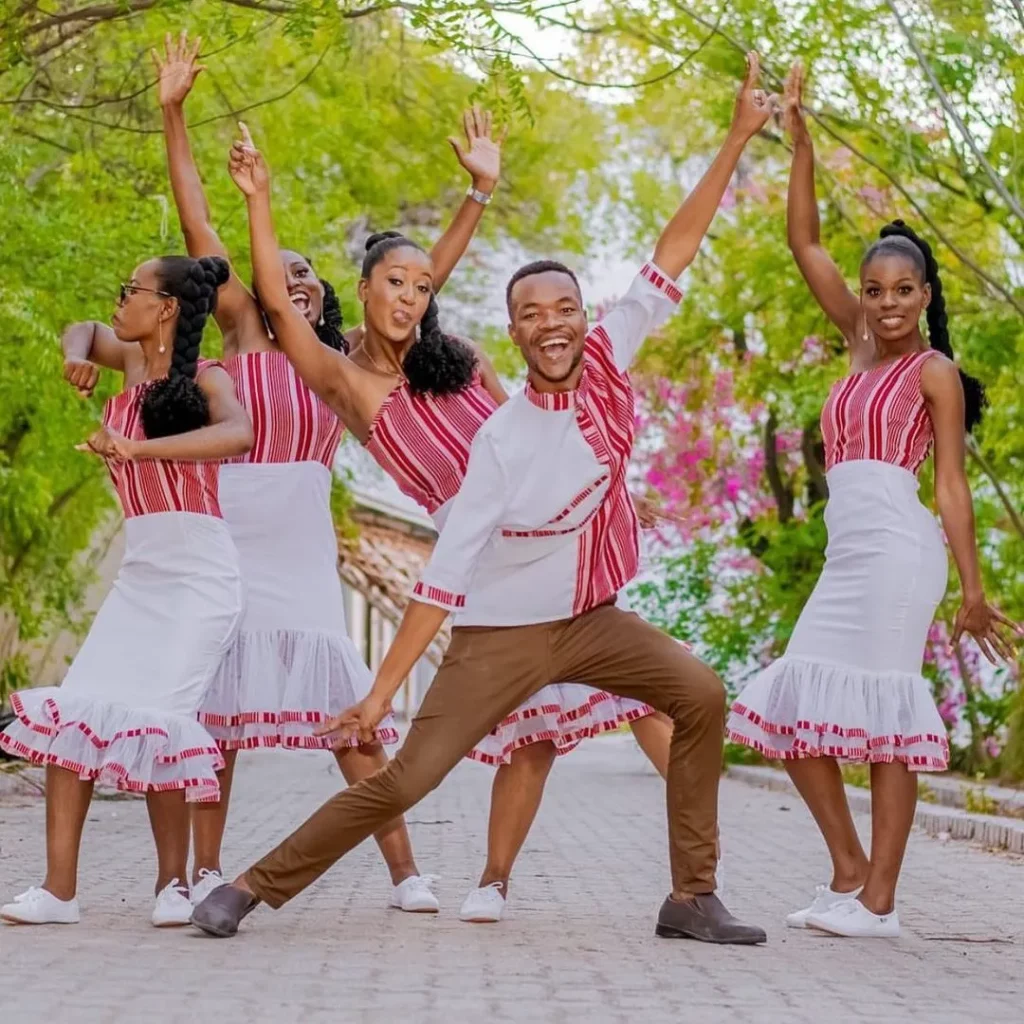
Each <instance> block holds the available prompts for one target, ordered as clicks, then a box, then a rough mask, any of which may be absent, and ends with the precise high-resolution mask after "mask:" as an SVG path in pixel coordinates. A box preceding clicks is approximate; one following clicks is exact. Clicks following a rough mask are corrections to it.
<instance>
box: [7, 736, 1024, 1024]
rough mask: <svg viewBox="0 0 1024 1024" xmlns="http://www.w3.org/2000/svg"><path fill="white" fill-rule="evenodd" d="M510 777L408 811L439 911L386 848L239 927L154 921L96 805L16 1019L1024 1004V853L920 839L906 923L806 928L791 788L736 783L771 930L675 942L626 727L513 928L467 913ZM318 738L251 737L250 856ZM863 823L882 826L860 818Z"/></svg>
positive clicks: (562, 816) (755, 906)
mask: <svg viewBox="0 0 1024 1024" xmlns="http://www.w3.org/2000/svg"><path fill="white" fill-rule="evenodd" d="M490 779H491V773H490V771H489V770H488V769H486V768H483V767H482V766H479V765H474V764H470V763H468V762H467V763H464V764H463V765H462V766H461V767H460V768H459V769H457V771H456V772H455V773H454V774H453V775H452V776H451V777H450V778H449V779H448V780H447V781H446V783H445V784H444V785H442V787H441V788H440V790H439V791H437V792H436V793H434V794H432V795H431V796H430V797H429V798H428V799H427V800H425V801H424V802H423V804H421V805H420V806H419V807H418V808H416V809H415V810H414V811H413V813H412V814H411V815H410V817H409V823H410V826H411V829H412V835H413V840H414V843H415V846H416V850H417V854H418V857H419V861H420V866H421V869H422V870H423V871H434V872H436V873H438V874H441V875H442V876H443V880H442V882H441V885H440V890H439V891H440V894H441V898H442V908H443V912H442V914H441V915H440V916H438V917H436V918H435V917H424V916H414V915H403V914H400V913H397V912H388V911H385V910H384V909H382V908H383V905H384V902H385V899H386V896H387V892H388V887H387V878H386V875H385V873H384V871H383V870H382V867H381V864H380V863H379V861H378V859H377V855H376V851H375V848H374V847H373V846H372V845H367V846H365V847H363V848H361V849H359V850H357V851H355V852H354V853H353V854H352V855H351V856H350V857H349V858H348V859H347V860H346V861H345V862H344V864H343V865H342V866H340V867H338V868H336V869H335V870H333V871H332V872H329V873H328V875H327V876H325V877H324V878H323V879H321V880H320V882H319V883H318V884H317V885H316V886H315V887H313V888H312V889H311V890H310V891H309V892H308V893H306V894H305V895H303V896H302V897H300V898H299V899H297V900H295V901H294V902H293V903H292V904H291V905H290V906H288V907H286V908H285V909H283V910H281V911H279V912H278V913H272V912H270V911H267V910H259V911H257V912H256V913H255V914H254V915H253V916H252V917H250V918H249V919H248V921H247V922H246V924H245V925H243V932H242V933H241V934H240V935H239V937H238V938H236V939H233V940H231V941H216V940H212V939H207V938H205V937H203V936H201V935H199V934H198V933H194V932H192V931H191V930H177V929H173V930H164V931H158V930H156V929H154V928H152V927H151V926H150V925H149V923H148V914H149V910H150V901H151V896H150V891H151V890H150V885H151V881H150V871H151V863H152V854H151V850H150V839H149V835H148V830H147V825H146V814H145V808H144V806H143V804H142V802H140V801H137V800H98V801H96V802H95V803H94V805H93V810H92V812H91V814H90V818H89V825H88V827H87V831H86V840H85V848H84V851H83V858H82V879H83V884H82V889H81V894H80V895H81V902H82V906H83V921H82V924H80V925H78V926H77V927H69V928H45V929H44V928H40V929H30V928H12V927H2V928H0V965H2V971H3V976H4V991H3V997H2V998H3V1003H2V1005H3V1019H4V1020H10V1021H12V1022H14V1021H18V1022H21V1021H25V1022H28V1021H32V1022H36V1021H40V1022H42V1021H51V1022H55V1024H56V1022H60V1024H71V1022H79V1021H82V1022H89V1024H114V1022H117V1024H120V1022H135V1021H147V1020H148V1021H152V1022H158V1024H195V1022H197V1021H215V1020H220V1021H225V1022H228V1021H232V1022H233V1021H239V1020H246V1021H252V1022H264V1021H267V1022H269V1021H274V1022H283V1024H288V1022H292V1021H296V1022H297V1021H302V1022H304V1024H305V1022H319V1021H324V1022H328V1021H329V1022H331V1024H348V1022H362V1021H367V1022H370V1021H372V1022H382V1024H383V1022H387V1024H391V1022H402V1024H419V1022H438V1024H442V1022H443V1024H462V1022H467V1021H486V1022H487V1024H502V1022H506V1021H515V1022H529V1024H534V1022H542V1021H551V1022H557V1024H567V1022H577V1021H579V1022H584V1021H585V1022H587V1024H603V1022H613V1021H614V1022H623V1024H626V1022H629V1024H636V1022H644V1024H648V1022H649V1024H660V1022H662V1021H666V1022H667V1021H673V1022H682V1021H685V1022H687V1024H704V1022H719V1021H722V1022H725V1021H750V1022H754V1024H775V1022H779V1024H782V1022H785V1024H802V1022H808V1024H810V1022H827V1024H845V1022H847V1021H850V1022H853V1021H876V1022H877V1021H884V1022H886V1024H891V1022H894V1021H926V1022H928V1024H943V1022H947V1021H948V1022H953V1021H956V1022H963V1021H981V1020H984V1021H986V1022H989V1024H992V1022H1011V1021H1014V1022H1019V1021H1021V1020H1022V1019H1024V1010H1022V1002H1021V994H1022V986H1024V981H1022V980H1021V979H1022V964H1024V925H1022V914H1021V912H1022V893H1024V862H1022V861H1021V860H1020V859H1013V858H1011V857H1008V856H997V855H993V854H988V853H985V852H984V851H981V850H979V849H975V848H972V847H970V846H967V845H965V844H958V843H946V844H943V843H940V842H939V841H937V840H933V839H929V838H927V837H925V836H918V835H915V836H914V837H913V838H912V840H911V845H910V851H909V855H908V859H907V871H906V881H905V883H904V886H903V890H902V893H901V896H902V903H901V907H900V909H901V911H902V916H903V923H904V936H903V938H901V939H899V940H897V941H893V942H889V941H874V942H865V941H860V942H858V941H851V940H839V939H831V938H828V937H825V936H821V935H818V934H815V933H810V932H793V931H787V929H786V928H785V927H784V926H783V924H782V918H783V915H784V914H785V912H786V911H788V910H790V909H792V908H794V907H797V906H800V905H802V903H803V902H804V901H805V900H806V898H807V895H808V892H809V891H810V890H811V888H812V887H813V884H814V883H815V882H817V881H820V880H821V879H822V878H823V872H824V870H825V860H824V856H823V853H822V850H821V848H820V844H819V842H818V840H817V838H816V836H815V834H814V832H813V826H812V823H811V821H810V819H809V817H808V815H807V814H806V812H805V811H804V810H803V809H802V807H801V806H800V805H799V804H798V803H797V802H796V801H795V799H793V798H790V797H787V796H786V795H784V794H778V793H770V792H766V791H763V790H758V789H751V788H747V787H746V786H744V785H743V784H741V783H737V782H731V781H726V782H725V783H724V784H723V790H722V815H723V833H724V843H725V850H726V873H727V880H726V884H727V893H726V896H727V900H728V902H729V904H730V905H731V906H732V907H733V908H734V909H735V910H736V911H737V912H738V913H740V914H742V915H743V916H744V917H746V918H749V919H751V920H756V921H759V922H761V923H763V924H765V925H766V926H767V928H768V932H769V944H768V945H767V946H766V947H764V948H759V949H728V948H726V949H722V948H716V947H711V946H702V945H699V944H696V943H690V942H669V941H663V940H655V939H654V938H653V935H652V930H653V925H654V915H655V914H656V912H657V909H658V906H659V904H660V902H661V900H662V898H663V896H664V894H665V891H666V888H667V877H666V876H667V872H666V851H665V847H666V844H665V836H664V809H663V800H662V792H663V791H662V787H661V784H660V782H659V780H658V779H657V777H656V776H655V775H654V774H653V771H652V769H650V768H649V767H648V766H647V764H646V762H645V761H644V760H643V758H642V757H641V755H640V754H639V752H638V751H637V750H636V748H635V747H634V746H633V745H632V742H631V740H630V739H629V738H628V737H621V738H620V737H618V736H616V737H610V738H604V739H600V740H595V741H592V742H591V743H589V744H585V745H584V746H583V747H582V748H580V749H579V750H578V751H577V752H576V753H575V754H573V755H571V756H570V757H567V758H564V759H562V761H561V762H560V763H559V764H558V765H557V766H556V770H555V773H554V775H553V777H552V780H551V785H550V787H549V790H548V793H547V799H546V802H545V804H544V807H543V808H542V810H541V814H540V817H539V819H538V821H537V824H536V826H535V828H534V830H533V834H532V835H531V837H530V840H529V842H528V844H527V848H526V850H525V851H524V855H523V858H522V861H521V866H520V869H519V871H518V872H517V875H516V877H515V879H514V883H513V890H512V900H513V902H512V904H511V905H510V910H509V912H508V915H507V917H506V919H505V921H503V922H502V923H501V924H499V925H497V926H471V925H464V924H460V923H459V921H458V920H457V917H456V914H457V910H458V906H459V903H460V901H461V899H462V896H463V894H464V892H465V890H466V889H467V887H468V886H469V885H470V883H471V882H473V881H475V879H476V875H477V873H478V871H479V869H480V865H481V863H482V857H483V849H484V840H485V823H486V813H487V804H488V791H489V785H490ZM338 783H339V777H338V775H337V772H336V771H335V770H334V769H333V763H332V762H331V761H330V760H329V759H328V758H326V756H325V755H317V754H291V755H288V754H253V755H249V756H246V755H243V760H242V761H241V762H240V771H239V778H238V781H237V783H236V796H235V806H234V808H233V817H232V820H231V822H230V823H229V844H228V854H229V859H230V866H231V867H233V868H239V867H242V866H244V865H245V864H246V863H248V862H249V861H250V860H251V859H253V858H254V857H255V856H256V855H258V854H260V853H262V852H264V851H265V850H266V849H267V848H268V847H269V846H270V845H271V844H272V843H273V842H274V841H275V840H276V839H278V838H279V837H281V836H282V835H283V834H284V833H285V832H286V831H287V830H288V829H289V827H290V826H291V825H292V824H295V823H297V822H298V821H299V820H300V819H301V818H303V817H304V816H305V815H306V814H307V812H309V811H310V810H312V809H313V808H314V807H315V806H317V805H318V803H319V802H320V801H321V800H322V799H323V798H324V797H326V796H328V795H329V794H330V793H332V792H333V791H334V790H335V788H336V787H337V786H338ZM862 825H864V826H865V829H866V825H867V822H866V821H865V822H862ZM0 843H2V852H0V893H2V894H5V895H6V894H10V893H13V892H18V891H20V890H21V888H23V887H25V886H27V885H28V884H30V883H34V882H37V881H38V880H39V878H40V877H41V873H42V869H41V866H42V863H43V807H42V804H41V803H33V802H30V801H28V800H14V799H13V798H7V799H6V801H5V802H3V803H0Z"/></svg>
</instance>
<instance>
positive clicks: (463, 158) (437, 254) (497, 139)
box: [430, 107, 508, 292]
mask: <svg viewBox="0 0 1024 1024" xmlns="http://www.w3.org/2000/svg"><path fill="white" fill-rule="evenodd" d="M462 127H463V130H464V131H465V134H466V141H465V145H463V144H462V143H461V142H460V141H459V140H458V139H457V138H456V137H455V136H450V137H449V139H448V143H449V145H450V146H451V147H452V149H453V150H454V151H455V156H456V158H457V159H458V161H459V163H460V164H461V165H462V167H463V168H464V169H465V171H466V173H467V174H468V175H469V179H470V183H471V184H470V188H471V193H470V194H468V195H467V196H466V198H465V199H464V200H463V201H462V204H461V205H460V206H459V209H458V212H457V213H456V214H455V217H454V219H453V220H452V222H451V224H449V225H448V230H447V231H445V233H444V234H443V235H442V236H441V237H440V238H439V239H438V240H437V242H436V244H435V245H434V248H433V249H431V250H430V258H431V259H432V260H433V262H434V291H435V292H439V291H440V290H441V289H442V288H443V287H444V283H445V282H446V281H447V280H448V278H449V277H450V276H451V272H452V271H453V270H454V269H455V267H456V265H457V264H458V262H459V260H461V259H462V257H463V256H464V255H465V252H466V249H467V248H468V247H469V243H470V241H472V238H473V235H474V234H475V233H476V229H477V226H478V225H479V223H480V219H481V217H483V215H484V209H485V208H486V201H485V202H481V201H480V199H477V198H474V193H475V194H476V195H477V196H481V197H484V196H486V197H487V199H490V196H491V195H492V194H493V192H494V190H495V188H496V187H497V185H498V177H499V176H500V174H501V145H502V143H503V142H504V141H505V136H506V135H507V134H508V130H507V129H505V130H503V131H500V132H498V133H496V134H494V133H493V125H492V121H491V112H490V111H489V110H480V109H479V107H473V108H472V109H471V110H467V111H466V112H465V113H464V114H463V115H462Z"/></svg>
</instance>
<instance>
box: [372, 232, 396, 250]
mask: <svg viewBox="0 0 1024 1024" xmlns="http://www.w3.org/2000/svg"><path fill="white" fill-rule="evenodd" d="M404 237H405V236H404V235H403V234H402V232H401V231H377V232H375V233H374V234H372V235H370V237H369V238H368V239H367V240H366V251H367V252H369V251H370V250H371V249H372V248H373V247H374V246H375V245H376V244H377V243H378V242H386V241H387V240H388V239H389V238H404Z"/></svg>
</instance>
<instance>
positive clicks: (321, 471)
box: [199, 462, 398, 750]
mask: <svg viewBox="0 0 1024 1024" xmlns="http://www.w3.org/2000/svg"><path fill="white" fill-rule="evenodd" d="M330 495H331V473H330V470H328V469H327V467H326V466H324V465H322V464H321V463H319V462H289V463H244V464H236V465H226V466H222V467H221V471H220V503H221V509H222V511H223V514H224V519H225V521H226V523H227V525H228V528H229V529H230V530H231V536H232V537H233V539H234V541H235V544H236V546H237V548H238V553H239V558H240V560H241V566H242V580H243V583H244V593H245V610H244V615H243V618H242V623H241V627H240V629H239V631H238V635H237V637H236V639H235V642H234V643H233V644H232V646H231V648H230V649H229V650H228V652H227V654H226V656H225V657H224V660H223V661H222V663H221V665H220V668H219V670H218V671H217V674H216V676H215V678H214V681H213V684H212V685H211V687H210V691H209V694H208V695H207V698H206V700H205V701H204V703H203V706H202V710H201V712H200V715H199V720H200V721H201V722H202V723H203V725H205V726H206V728H207V729H209V731H210V733H211V734H212V735H213V736H214V738H215V739H216V740H217V743H218V744H219V745H220V747H221V748H222V749H224V750H239V749H248V748H251V747H276V746H281V747H286V748H289V749H299V748H301V749H309V748H315V749H323V750H328V749H330V747H331V738H330V737H319V736H315V735H313V731H314V729H315V728H316V727H317V726H318V725H319V724H321V723H323V722H325V721H327V720H328V719H329V718H331V717H332V716H334V715H336V714H337V713H338V712H339V711H343V710H344V709H345V708H348V707H351V706H352V705H353V704H356V703H358V702H359V701H360V700H362V699H363V697H365V696H366V694H367V693H368V692H369V690H370V687H371V686H372V684H373V675H372V673H371V672H370V670H369V668H367V666H366V663H365V662H364V661H363V659H362V658H361V657H360V655H359V651H358V649H357V648H356V646H355V644H354V643H353V642H352V640H351V639H350V638H349V635H348V633H347V631H346V629H345V605H344V600H343V597H342V589H341V580H340V578H339V576H338V542H337V537H336V536H335V532H334V522H333V519H332V517H331V505H330ZM377 739H378V740H379V741H380V742H382V743H395V742H397V741H398V730H397V729H396V727H395V724H394V721H393V720H392V719H391V718H390V717H389V718H386V719H385V720H384V721H383V722H381V724H380V726H379V728H378V730H377ZM357 742H358V741H356V740H353V743H352V745H353V746H355V745H356V744H357Z"/></svg>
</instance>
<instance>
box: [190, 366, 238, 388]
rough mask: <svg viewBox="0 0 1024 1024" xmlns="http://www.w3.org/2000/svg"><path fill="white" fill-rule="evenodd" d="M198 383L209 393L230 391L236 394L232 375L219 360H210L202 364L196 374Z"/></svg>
mask: <svg viewBox="0 0 1024 1024" xmlns="http://www.w3.org/2000/svg"><path fill="white" fill-rule="evenodd" d="M196 383H197V384H198V385H199V386H200V387H201V388H202V389H203V391H205V392H206V393H207V394H208V395H212V394H224V393H225V391H230V392H231V393H232V394H234V390H235V385H234V382H233V381H232V380H231V375H230V374H229V373H228V371H227V370H225V369H224V367H223V366H222V365H221V364H220V363H217V362H210V363H207V364H206V365H205V366H201V367H200V368H199V372H198V373H197V374H196Z"/></svg>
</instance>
